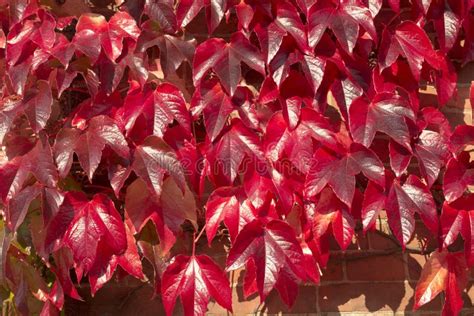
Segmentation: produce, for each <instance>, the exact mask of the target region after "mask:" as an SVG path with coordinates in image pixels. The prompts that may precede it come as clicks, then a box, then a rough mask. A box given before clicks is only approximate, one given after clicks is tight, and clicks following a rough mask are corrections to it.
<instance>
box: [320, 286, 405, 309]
mask: <svg viewBox="0 0 474 316" xmlns="http://www.w3.org/2000/svg"><path fill="white" fill-rule="evenodd" d="M405 287H406V286H405V284H404V283H402V282H400V283H344V284H331V285H326V286H321V287H320V288H319V291H318V300H319V309H320V312H354V311H357V312H376V311H392V312H394V311H399V310H405V306H406V305H408V300H409V299H408V298H405Z"/></svg>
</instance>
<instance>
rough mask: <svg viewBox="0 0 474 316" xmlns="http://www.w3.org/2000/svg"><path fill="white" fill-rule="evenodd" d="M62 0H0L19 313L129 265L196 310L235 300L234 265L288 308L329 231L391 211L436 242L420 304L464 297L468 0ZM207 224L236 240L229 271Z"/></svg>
mask: <svg viewBox="0 0 474 316" xmlns="http://www.w3.org/2000/svg"><path fill="white" fill-rule="evenodd" d="M62 2H64V1H56V2H54V1H44V2H41V3H37V2H36V1H35V0H31V1H27V0H13V1H5V0H1V1H0V22H1V28H0V76H1V81H0V82H1V92H0V96H1V100H0V142H1V143H2V164H1V167H0V178H1V182H0V198H1V204H2V206H3V207H2V222H1V223H2V225H1V234H0V235H1V247H0V258H1V261H0V271H1V273H0V284H2V285H3V289H4V291H3V292H2V297H3V299H4V300H5V302H8V301H9V302H12V303H13V305H14V309H15V311H16V312H18V313H21V314H28V313H31V312H35V311H41V313H42V314H43V315H47V314H55V313H58V312H59V311H60V310H61V309H62V308H63V307H64V302H65V295H66V296H69V297H70V298H72V299H81V297H80V295H79V293H78V291H77V290H76V287H75V286H76V285H77V284H79V283H82V282H89V284H90V286H91V287H90V289H91V293H92V294H94V293H96V292H97V291H98V290H99V289H100V288H101V287H102V286H103V285H104V284H105V283H107V282H108V281H109V280H110V279H111V278H112V277H113V275H114V273H116V275H122V276H123V275H124V274H129V275H131V276H133V277H135V278H137V279H140V280H142V281H143V282H150V283H154V285H155V286H154V288H155V290H156V294H157V295H159V296H161V299H162V300H163V303H164V307H165V310H166V312H167V313H168V314H171V313H172V311H173V308H174V306H175V303H176V300H177V298H178V296H179V297H180V299H181V301H182V302H183V305H184V306H185V309H184V311H185V313H186V314H187V315H191V314H198V315H202V314H204V313H205V312H206V309H207V304H208V302H209V300H210V299H211V298H212V299H214V300H215V301H216V302H217V303H218V304H220V305H222V306H223V307H224V308H226V309H228V310H229V311H232V300H231V289H230V285H229V281H228V279H227V276H226V274H225V271H226V272H228V271H233V270H236V269H240V268H245V270H246V274H247V275H246V277H245V281H244V290H245V295H246V296H249V295H251V294H253V293H256V292H257V293H258V294H259V296H260V298H261V299H262V300H264V299H265V298H266V296H267V295H268V294H269V293H270V292H271V291H272V290H273V289H276V291H278V292H279V294H280V296H281V298H282V300H283V301H284V302H285V303H286V304H287V305H288V306H291V305H292V304H293V303H294V301H295V298H296V295H297V290H298V284H299V283H303V282H315V283H317V282H319V277H320V271H324V267H325V265H326V263H327V261H328V257H329V241H330V239H331V238H334V239H335V240H336V241H337V243H338V244H339V246H340V248H341V249H343V250H344V249H346V248H347V247H348V246H349V244H350V243H351V241H352V239H353V237H354V231H355V229H356V228H357V226H360V227H363V230H364V231H365V232H367V231H369V230H372V229H375V227H376V220H377V218H378V217H379V216H380V214H381V212H386V215H387V218H388V223H389V226H390V229H391V231H392V233H393V236H394V238H395V239H396V240H397V241H398V242H399V244H400V246H401V247H402V248H403V249H405V247H406V246H407V244H408V242H409V241H410V240H411V238H412V235H413V233H414V230H415V223H416V221H415V220H416V219H417V218H421V220H422V222H423V223H424V225H426V227H427V228H428V229H429V231H430V232H431V234H432V238H433V240H434V241H435V242H438V244H439V247H438V249H432V251H433V253H432V255H431V257H430V259H429V261H428V262H427V263H426V265H425V267H424V268H423V272H422V275H421V279H420V281H419V283H418V286H417V289H416V293H415V309H417V308H419V307H420V306H422V305H423V304H426V303H427V302H429V301H431V300H432V299H434V297H435V296H437V295H438V294H439V293H440V292H442V291H444V292H445V303H444V309H443V313H444V315H454V314H457V313H458V312H459V311H460V309H461V308H462V299H461V291H462V290H463V289H464V286H465V284H466V282H467V275H468V269H469V267H472V265H474V246H473V245H474V241H473V238H474V237H473V235H474V225H473V223H474V220H473V219H474V200H473V199H474V195H472V193H469V190H468V189H469V186H470V185H473V184H474V165H473V163H472V162H471V161H470V155H469V149H468V147H467V146H470V145H473V144H474V127H472V126H468V125H462V126H457V127H456V128H454V129H452V127H451V126H450V124H449V122H448V120H447V119H446V118H445V116H444V115H443V114H442V112H441V111H440V109H441V108H442V107H443V106H444V105H445V104H446V103H448V102H449V101H451V100H453V99H454V98H455V96H456V83H457V75H456V73H457V71H458V70H459V69H460V67H462V66H463V65H465V64H466V63H469V62H472V60H474V15H473V10H474V9H473V3H472V1H468V0H462V1H458V0H456V1H455V0H433V1H429V0H428V1H420V0H416V1H415V0H412V1H411V3H409V2H408V1H398V0H388V1H386V2H383V3H382V0H319V1H315V0H294V1H290V0H287V1H284V0H264V1H253V0H240V1H236V0H208V1H204V0H198V1H190V0H179V1H177V2H176V3H175V1H173V0H139V1H124V2H123V1H118V2H117V3H118V6H115V7H113V8H112V9H110V10H109V11H106V12H105V13H104V12H103V14H105V16H104V15H101V14H93V13H84V14H82V15H80V16H74V15H72V16H69V15H68V14H64V11H58V10H56V9H57V8H58V6H61V5H62ZM59 12H62V13H59ZM200 21H205V22H206V23H205V24H206V25H201V23H200ZM195 29H198V30H200V31H198V32H196V31H194V30H195ZM203 33H204V34H205V36H203V35H202V34H203ZM428 35H430V37H431V38H432V39H430V37H429V36H428ZM194 37H196V39H195V38H194ZM203 37H204V38H203ZM221 37H223V38H221ZM425 84H428V85H433V86H434V87H435V88H436V91H437V100H435V101H434V102H433V103H432V104H425V103H424V102H422V100H420V94H419V87H420V85H425ZM472 90H474V89H472ZM204 233H205V234H204ZM459 235H461V236H462V238H463V240H464V253H462V252H455V250H456V249H455V247H454V246H453V244H456V240H457V239H458V237H459ZM202 236H206V237H207V241H208V243H209V245H210V246H211V247H214V246H215V244H216V243H220V244H222V243H224V244H226V245H227V246H228V247H229V251H228V254H227V261H226V266H225V267H222V266H220V265H219V264H217V263H216V262H214V261H213V259H212V258H211V257H209V256H207V255H205V254H202V253H198V250H196V246H195V244H196V243H198V241H199V239H200V238H201V237H202ZM213 240H214V241H215V242H213ZM216 240H217V241H216ZM453 247H454V248H453ZM145 260H148V261H149V262H150V263H151V266H152V267H153V269H154V271H153V272H152V273H148V272H147V271H144V270H145V269H144V266H142V263H143V262H144V261H145ZM224 268H225V270H224ZM381 268H382V267H381ZM144 272H145V273H144ZM86 278H87V279H88V281H87V280H86ZM9 293H13V295H11V294H9ZM32 297H34V298H35V299H36V300H34V299H32ZM39 302H42V305H41V304H38V303H39ZM41 306H42V307H41Z"/></svg>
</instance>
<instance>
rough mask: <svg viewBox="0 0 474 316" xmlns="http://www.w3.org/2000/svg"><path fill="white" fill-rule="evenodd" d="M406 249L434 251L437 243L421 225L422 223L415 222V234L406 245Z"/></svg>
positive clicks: (431, 234)
mask: <svg viewBox="0 0 474 316" xmlns="http://www.w3.org/2000/svg"><path fill="white" fill-rule="evenodd" d="M407 247H408V248H413V249H417V250H420V251H421V250H426V249H436V248H438V242H437V240H436V237H435V236H433V233H432V232H431V231H430V230H429V229H428V228H427V227H426V226H425V225H424V224H423V222H422V221H416V225H415V232H414V233H413V237H412V239H411V240H410V241H409V242H408V244H407Z"/></svg>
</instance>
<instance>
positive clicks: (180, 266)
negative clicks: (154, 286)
mask: <svg viewBox="0 0 474 316" xmlns="http://www.w3.org/2000/svg"><path fill="white" fill-rule="evenodd" d="M161 293H162V297H163V305H164V307H165V311H166V314H167V315H171V314H172V312H173V309H174V305H175V303H176V299H177V298H178V296H179V297H180V298H181V302H182V304H183V307H184V315H187V316H191V315H205V314H206V310H207V304H208V303H209V300H210V298H211V297H212V298H213V299H215V300H216V302H217V303H219V305H221V306H223V307H224V308H225V309H227V310H228V311H230V312H232V301H231V291H230V285H229V280H228V279H227V277H226V275H225V273H224V272H223V271H222V270H221V268H220V267H219V266H218V265H217V264H216V263H215V262H214V261H213V260H212V259H211V258H209V257H208V256H206V255H197V256H195V255H193V256H190V257H189V256H184V255H178V256H176V257H175V258H174V261H173V262H172V263H171V264H170V265H169V266H168V267H167V268H166V270H165V272H164V273H163V277H162V283H161Z"/></svg>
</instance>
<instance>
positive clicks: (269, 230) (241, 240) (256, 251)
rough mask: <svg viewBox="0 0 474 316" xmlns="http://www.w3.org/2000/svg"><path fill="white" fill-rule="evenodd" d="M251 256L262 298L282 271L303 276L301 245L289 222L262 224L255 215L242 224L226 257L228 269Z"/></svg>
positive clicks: (302, 277)
mask: <svg viewBox="0 0 474 316" xmlns="http://www.w3.org/2000/svg"><path fill="white" fill-rule="evenodd" d="M250 259H252V260H253V261H254V262H255V266H256V278H257V288H258V292H259V294H260V298H261V300H262V301H263V300H264V299H265V298H266V297H267V295H268V294H269V293H270V291H271V290H272V289H273V287H275V285H276V283H277V280H278V278H279V276H280V275H281V274H282V273H285V272H286V273H290V274H291V275H293V276H295V277H296V278H300V279H305V278H306V276H305V275H304V273H303V271H304V268H303V261H304V258H303V253H302V250H301V247H300V245H299V244H298V242H297V240H296V237H295V234H294V231H293V229H292V228H291V226H289V225H288V224H286V223H285V222H283V221H280V220H271V221H270V222H268V223H267V224H263V223H262V222H261V221H260V220H259V219H256V220H254V221H252V222H250V223H248V224H247V225H245V226H244V228H243V229H242V230H241V231H240V233H239V235H238V236H237V239H236V240H235V243H234V245H233V246H232V248H231V250H230V252H229V256H228V257H227V270H228V271H230V270H236V269H238V268H240V267H242V266H244V265H245V263H246V262H247V261H248V260H250ZM283 270H285V272H283Z"/></svg>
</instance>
